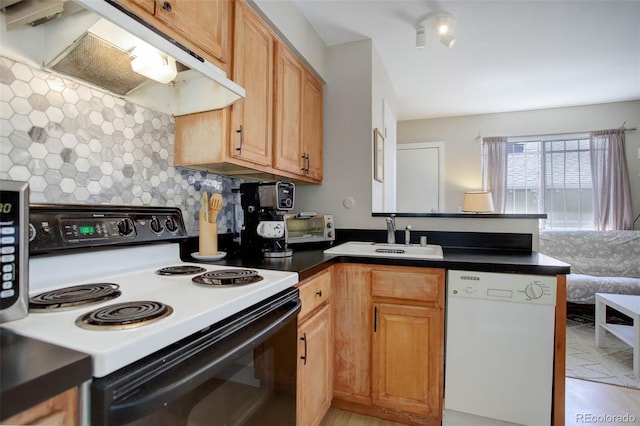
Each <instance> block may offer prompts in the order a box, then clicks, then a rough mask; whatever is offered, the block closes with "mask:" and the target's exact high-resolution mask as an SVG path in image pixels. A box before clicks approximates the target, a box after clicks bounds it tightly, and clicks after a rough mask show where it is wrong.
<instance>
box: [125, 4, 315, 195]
mask: <svg viewBox="0 0 640 426" xmlns="http://www.w3.org/2000/svg"><path fill="white" fill-rule="evenodd" d="M123 1H127V2H133V1H135V2H143V1H144V0H123ZM172 1H175V0H172ZM183 1H184V0H183ZM207 1H211V0H207ZM217 3H225V4H227V5H229V4H232V5H233V15H234V18H233V23H234V25H233V28H234V39H233V70H232V71H233V72H232V73H231V77H232V79H233V80H234V81H235V82H236V83H238V84H239V85H240V86H242V87H244V88H245V90H246V97H245V98H244V99H242V100H239V101H237V102H236V103H234V104H233V105H232V106H231V107H229V108H226V109H224V110H216V111H207V112H203V113H199V114H189V115H185V116H180V117H176V140H175V149H174V161H175V163H174V164H175V165H176V166H181V167H188V168H193V169H199V170H206V171H209V172H213V173H219V174H225V175H236V176H238V177H246V178H250V179H258V180H270V181H273V180H277V179H280V178H285V179H290V180H292V181H294V182H307V183H321V182H322V168H323V158H322V109H323V98H322V84H321V82H320V81H319V80H318V79H317V78H316V77H315V76H314V75H313V74H312V73H311V72H310V71H309V70H308V69H307V68H306V67H305V65H304V64H303V63H302V62H301V61H300V59H298V57H297V56H296V55H294V54H293V53H291V52H290V51H289V50H288V49H287V48H286V47H285V46H284V44H282V43H281V42H280V41H279V40H278V38H277V36H276V35H275V34H274V32H273V31H272V30H271V29H270V28H269V27H268V26H267V25H266V24H265V23H264V22H263V21H262V20H261V19H260V17H259V16H258V15H257V14H256V13H255V12H254V11H253V9H251V7H250V6H248V5H247V3H246V2H245V1H244V0H235V1H233V2H230V1H219V2H217ZM138 7H139V6H138ZM158 8H159V3H156V5H155V10H156V14H159V13H160V12H158ZM162 13H164V12H162Z"/></svg>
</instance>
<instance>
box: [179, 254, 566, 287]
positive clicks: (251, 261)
mask: <svg viewBox="0 0 640 426" xmlns="http://www.w3.org/2000/svg"><path fill="white" fill-rule="evenodd" d="M443 253H444V259H443V260H399V259H381V258H366V257H350V256H330V255H325V254H324V253H323V249H315V250H300V249H298V250H295V249H294V253H293V256H291V257H290V258H284V259H275V260H272V259H261V258H247V257H240V256H229V257H228V258H225V259H222V260H219V261H217V262H206V263H211V264H216V265H225V266H239V267H244V268H261V269H277V270H283V271H291V272H297V273H298V275H299V278H300V281H302V280H304V279H306V278H308V277H310V276H312V275H314V274H316V273H318V272H320V271H322V270H323V269H325V268H327V267H329V266H331V265H333V264H334V263H338V262H353V263H370V264H386V265H400V266H420V267H430V268H445V269H461V270H467V271H484V272H503V273H519V274H531V275H557V274H568V273H569V271H570V266H569V265H568V264H566V263H564V262H560V261H559V260H556V259H553V258H551V257H548V256H546V255H544V254H540V253H537V252H517V251H502V250H500V251H498V250H482V249H454V248H443ZM184 260H186V261H190V262H192V261H193V262H197V261H196V260H195V259H193V258H191V257H190V256H189V255H186V257H185V258H184Z"/></svg>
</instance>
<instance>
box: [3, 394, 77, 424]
mask: <svg viewBox="0 0 640 426" xmlns="http://www.w3.org/2000/svg"><path fill="white" fill-rule="evenodd" d="M2 424H6V425H57V426H76V425H77V424H78V388H71V389H69V390H67V391H65V392H62V393H60V394H58V395H56V396H54V397H52V398H49V399H47V400H46V401H43V402H41V403H40V404H37V405H34V406H33V407H31V408H28V409H26V410H24V411H23V412H21V413H18V414H16V415H15V416H13V417H9V418H8V419H5V420H4V421H3V422H2Z"/></svg>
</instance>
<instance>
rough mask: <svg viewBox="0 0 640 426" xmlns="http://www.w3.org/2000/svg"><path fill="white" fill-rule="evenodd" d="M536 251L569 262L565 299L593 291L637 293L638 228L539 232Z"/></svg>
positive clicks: (583, 298) (585, 300)
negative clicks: (635, 229) (628, 229)
mask: <svg viewBox="0 0 640 426" xmlns="http://www.w3.org/2000/svg"><path fill="white" fill-rule="evenodd" d="M538 251H539V252H540V253H543V254H546V255H547V256H551V257H553V258H555V259H558V260H561V261H563V262H565V263H568V264H570V265H571V274H569V275H568V276H567V301H568V302H573V303H582V304H595V294H596V293H616V294H639V295H640V231H540V244H539V250H538Z"/></svg>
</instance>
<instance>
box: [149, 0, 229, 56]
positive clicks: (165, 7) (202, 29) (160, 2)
mask: <svg viewBox="0 0 640 426" xmlns="http://www.w3.org/2000/svg"><path fill="white" fill-rule="evenodd" d="M229 5H230V2H229V1H226V0H156V16H157V17H158V18H159V19H160V20H161V21H163V22H165V23H166V24H167V25H169V26H170V27H171V28H172V29H173V30H175V31H176V32H177V33H179V34H181V35H182V36H184V37H185V38H186V39H187V40H189V41H191V42H192V43H193V44H195V45H196V46H198V47H200V48H201V49H202V50H203V51H205V52H207V53H209V54H210V55H212V56H213V57H215V58H217V59H219V60H221V61H223V62H227V59H228V52H227V50H228V47H227V46H228V43H229V16H230V15H229Z"/></svg>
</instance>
